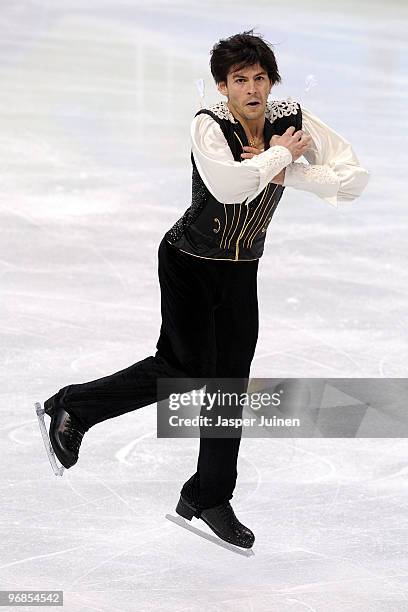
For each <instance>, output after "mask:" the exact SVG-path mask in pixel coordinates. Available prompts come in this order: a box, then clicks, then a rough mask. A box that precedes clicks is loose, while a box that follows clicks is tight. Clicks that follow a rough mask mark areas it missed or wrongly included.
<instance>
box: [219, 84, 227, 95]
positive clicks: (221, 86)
mask: <svg viewBox="0 0 408 612" xmlns="http://www.w3.org/2000/svg"><path fill="white" fill-rule="evenodd" d="M217 89H218V91H219V92H220V93H221V94H222V95H223V96H228V90H227V86H226V84H225V81H220V82H219V83H217Z"/></svg>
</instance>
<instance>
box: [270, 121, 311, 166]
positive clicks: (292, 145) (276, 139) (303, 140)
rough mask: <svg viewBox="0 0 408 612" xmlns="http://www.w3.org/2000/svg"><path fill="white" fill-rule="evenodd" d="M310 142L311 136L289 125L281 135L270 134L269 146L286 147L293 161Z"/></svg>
mask: <svg viewBox="0 0 408 612" xmlns="http://www.w3.org/2000/svg"><path fill="white" fill-rule="evenodd" d="M311 142H312V138H311V136H308V135H306V134H305V133H304V132H303V131H302V130H297V131H296V132H295V127H294V126H293V125H291V126H289V127H288V129H287V130H286V132H285V133H284V134H283V135H282V136H278V135H275V136H272V138H271V140H270V141H269V146H270V147H273V146H274V145H280V146H281V147H286V148H287V149H289V151H290V152H291V154H292V161H295V159H298V158H299V157H301V156H302V155H303V153H304V152H305V151H306V150H307V149H308V148H309V145H310V144H311Z"/></svg>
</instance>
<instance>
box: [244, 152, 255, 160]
mask: <svg viewBox="0 0 408 612" xmlns="http://www.w3.org/2000/svg"><path fill="white" fill-rule="evenodd" d="M253 156H254V154H253V153H241V157H243V158H245V159H252V158H253Z"/></svg>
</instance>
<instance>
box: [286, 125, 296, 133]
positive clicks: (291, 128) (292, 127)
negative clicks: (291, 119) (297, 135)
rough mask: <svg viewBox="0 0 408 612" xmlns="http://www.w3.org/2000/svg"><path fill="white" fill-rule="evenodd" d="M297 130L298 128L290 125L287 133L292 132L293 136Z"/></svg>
mask: <svg viewBox="0 0 408 612" xmlns="http://www.w3.org/2000/svg"><path fill="white" fill-rule="evenodd" d="M295 129H296V128H295V126H294V125H290V126H289V127H288V129H287V130H286V131H287V132H290V133H291V134H293V132H294V131H295Z"/></svg>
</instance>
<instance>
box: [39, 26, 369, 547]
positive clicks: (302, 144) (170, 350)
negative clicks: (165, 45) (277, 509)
mask: <svg viewBox="0 0 408 612" xmlns="http://www.w3.org/2000/svg"><path fill="white" fill-rule="evenodd" d="M210 67H211V73H212V75H213V77H214V80H215V83H216V84H217V87H218V90H219V92H220V93H221V94H222V95H223V96H226V98H227V100H226V101H225V100H222V101H220V102H218V103H217V104H214V105H213V106H211V107H209V108H205V109H201V110H200V111H198V112H197V113H196V115H195V117H194V119H193V121H192V124H191V139H192V154H191V162H192V202H191V205H190V206H189V208H188V209H187V210H186V211H185V213H184V214H183V215H182V217H181V218H180V219H179V220H178V221H177V222H176V223H175V224H174V225H173V227H171V228H170V229H169V230H168V231H167V232H166V233H165V235H164V237H163V238H162V240H161V243H160V246H159V249H158V273H159V282H160V289H161V315H162V323H161V329H160V336H159V339H158V342H157V345H156V348H157V351H156V353H155V355H154V356H149V357H146V358H145V359H143V360H141V361H139V362H137V363H135V364H133V365H131V366H129V367H127V368H125V369H123V370H121V371H119V372H116V373H114V374H111V375H109V376H105V377H103V378H100V379H97V380H93V381H90V382H86V383H82V384H72V385H68V386H66V387H63V388H62V389H60V390H59V391H58V392H57V393H56V394H55V395H53V396H52V397H50V398H49V399H48V400H46V401H45V403H44V409H45V412H46V413H47V414H48V415H49V416H51V424H50V432H49V433H50V439H51V443H52V447H53V449H54V451H55V454H56V455H57V457H58V459H59V460H60V461H61V463H62V464H63V466H65V467H66V468H69V467H72V466H73V465H74V464H75V463H76V462H77V460H78V452H79V448H80V444H81V441H82V438H83V435H84V434H85V432H87V431H88V430H89V429H90V427H92V426H94V425H96V424H97V423H100V422H102V421H104V420H106V419H110V418H113V417H116V416H118V415H121V414H124V413H126V412H130V411H132V410H136V409H138V408H141V407H142V406H147V405H150V404H153V403H155V402H156V401H158V400H159V399H163V398H160V397H158V393H157V387H156V381H157V379H158V378H161V379H166V378H168V379H174V378H183V379H191V380H192V381H194V380H195V379H198V378H199V379H201V378H210V379H211V378H213V377H217V378H225V379H228V380H231V381H233V382H232V384H233V385H234V384H236V388H237V389H240V391H241V392H245V391H246V387H247V383H248V377H249V372H250V366H251V362H252V358H253V355H254V352H255V347H256V342H257V337H258V302H257V271H258V264H259V259H260V258H261V256H262V253H263V248H264V242H265V236H266V232H267V227H268V225H269V223H270V221H271V218H272V215H273V213H274V211H275V210H276V207H277V205H278V203H279V201H280V198H281V196H282V193H283V191H284V189H285V187H286V186H291V187H293V188H295V189H303V190H306V191H312V192H314V193H315V194H316V195H317V196H319V197H321V198H323V199H324V200H326V201H327V202H328V203H330V204H331V205H334V206H337V202H338V201H348V200H353V199H355V198H357V197H358V196H359V195H360V194H361V193H362V191H363V190H364V188H365V186H366V184H367V181H368V177H369V173H368V172H367V171H366V170H365V169H364V168H362V167H361V166H360V164H359V161H358V159H357V157H356V155H355V153H354V151H353V150H352V148H351V146H350V144H349V143H348V142H347V141H346V140H345V139H344V138H342V137H341V136H340V135H339V134H337V133H336V132H335V131H334V130H332V129H331V128H329V127H328V126H327V125H326V124H324V123H323V122H322V121H321V120H319V119H318V118H317V117H316V116H314V115H313V114H312V113H311V112H310V111H308V110H306V109H305V108H302V109H301V108H300V105H299V104H298V103H297V102H294V101H291V100H290V99H288V100H272V101H268V96H269V94H270V92H271V89H272V87H273V85H275V84H276V83H279V82H280V81H281V77H280V75H279V72H278V68H277V64H276V60H275V56H274V53H273V51H272V48H271V46H270V45H269V44H267V43H266V42H265V41H264V40H263V38H262V37H261V36H256V35H254V34H253V30H250V31H248V32H243V33H241V34H236V35H235V36H231V37H229V38H227V39H225V40H220V41H219V42H218V43H216V44H215V46H214V47H213V49H212V52H211V61H210ZM302 120H303V121H302ZM302 155H303V156H304V157H305V158H306V160H307V161H308V162H309V163H300V162H298V163H295V160H297V159H298V158H299V157H301V156H302ZM191 388H195V387H194V386H192V387H191ZM198 388H201V387H198ZM207 390H208V389H207ZM237 416H239V415H237ZM240 433H241V432H239V435H238V436H237V437H228V438H222V437H221V438H219V437H218V438H216V437H201V438H200V451H199V457H198V463H197V471H196V473H195V474H194V475H193V476H191V478H189V479H188V480H187V481H186V482H185V483H184V485H183V486H182V489H181V496H180V500H179V502H178V505H177V508H176V511H177V512H178V513H179V514H180V515H181V516H184V517H185V518H187V519H189V520H191V518H192V517H193V516H195V517H197V518H201V519H202V520H204V521H205V522H206V523H207V524H208V525H209V527H210V528H211V529H212V530H213V531H214V532H215V533H216V534H217V535H218V536H219V537H220V538H222V539H223V540H225V541H227V542H230V543H232V544H235V545H237V546H240V547H243V548H250V547H251V546H252V544H253V542H254V539H255V536H254V534H253V532H252V531H251V530H250V529H249V528H247V527H246V526H244V525H243V524H242V523H240V521H238V519H237V517H236V516H235V513H234V511H233V509H232V507H231V504H230V501H229V500H230V499H231V498H232V497H233V491H234V488H235V484H236V478H237V469H236V468H237V457H238V450H239V446H240V440H241V436H240Z"/></svg>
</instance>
